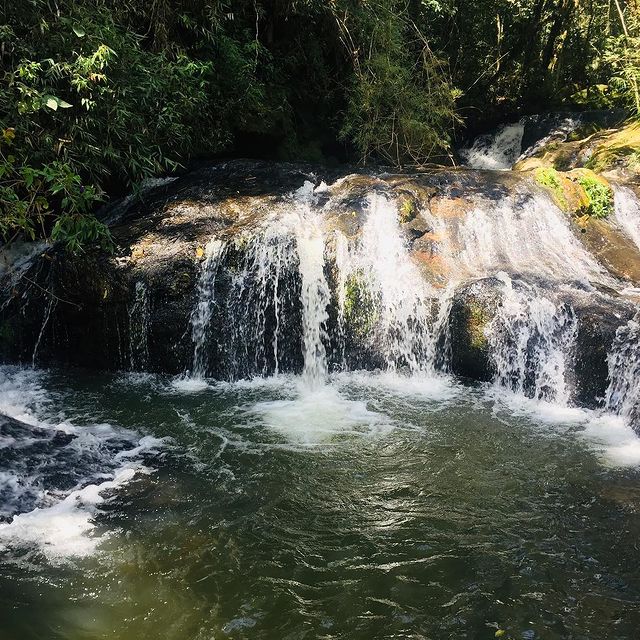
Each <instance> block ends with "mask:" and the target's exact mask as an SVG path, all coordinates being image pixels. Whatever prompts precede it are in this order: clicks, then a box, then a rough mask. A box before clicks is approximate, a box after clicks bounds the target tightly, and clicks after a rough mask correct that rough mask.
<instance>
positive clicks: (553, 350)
mask: <svg viewBox="0 0 640 640" xmlns="http://www.w3.org/2000/svg"><path fill="white" fill-rule="evenodd" d="M499 278H500V279H501V280H502V282H503V285H504V286H503V294H502V300H501V304H500V305H499V306H498V311H497V313H496V315H495V317H494V318H493V320H492V321H491V322H490V324H489V326H488V327H487V338H488V341H489V344H490V346H491V355H492V358H493V363H494V367H495V371H496V373H495V382H496V384H498V385H499V386H502V387H506V388H507V389H511V390H512V391H514V392H516V393H520V394H523V395H526V396H528V397H531V398H535V399H536V400H545V401H553V402H556V403H558V404H567V403H568V401H569V389H568V386H567V380H566V372H567V369H568V364H569V362H568V360H569V358H570V355H571V347H572V346H573V343H574V341H575V337H576V332H577V321H576V317H575V314H574V313H573V310H572V309H571V308H570V307H569V306H567V305H565V304H561V305H557V304H555V303H554V302H552V301H551V300H550V299H549V298H548V297H546V296H545V295H543V293H542V292H541V291H539V290H538V289H537V288H536V287H534V286H531V285H528V284H525V283H523V282H516V283H514V282H513V281H512V280H511V278H509V276H507V275H506V274H500V275H499Z"/></svg>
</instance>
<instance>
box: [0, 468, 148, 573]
mask: <svg viewBox="0 0 640 640" xmlns="http://www.w3.org/2000/svg"><path fill="white" fill-rule="evenodd" d="M143 471H144V472H148V470H147V469H145V468H144V467H142V466H141V465H132V466H125V467H122V468H120V469H118V470H116V471H115V473H114V474H113V476H112V477H111V478H110V479H109V480H105V481H104V482H102V483H100V484H90V485H88V486H86V487H84V488H82V489H78V490H76V491H72V492H71V493H70V494H69V495H68V496H67V497H66V498H64V500H61V501H60V502H58V503H56V504H54V505H53V506H50V507H47V508H39V509H34V510H33V511H30V512H29V513H23V514H20V515H17V516H15V517H14V518H13V521H12V522H11V523H9V524H0V550H2V551H7V550H9V549H15V548H16V547H17V548H24V547H32V546H37V547H38V548H39V549H40V550H41V551H42V552H43V553H44V554H45V556H46V557H47V559H48V560H49V561H50V562H51V563H52V564H60V563H63V562H65V561H66V560H67V559H68V558H71V557H74V558H80V557H85V556H88V555H91V554H93V553H94V552H95V550H96V548H97V546H98V544H99V543H100V542H101V541H102V540H103V539H104V537H105V536H96V535H92V533H93V530H94V526H95V525H94V522H93V517H94V516H95V514H96V511H97V507H98V505H100V504H102V503H104V502H105V500H106V498H105V496H104V495H103V493H104V492H106V491H108V490H115V489H119V488H121V487H123V486H124V485H126V484H127V483H129V482H130V481H131V480H132V479H133V478H134V476H135V475H136V473H139V472H143Z"/></svg>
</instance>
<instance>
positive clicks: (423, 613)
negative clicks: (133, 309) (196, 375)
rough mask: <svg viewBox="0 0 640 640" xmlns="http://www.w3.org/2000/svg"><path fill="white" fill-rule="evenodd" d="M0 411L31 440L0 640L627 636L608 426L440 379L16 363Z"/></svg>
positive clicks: (623, 441) (633, 515) (624, 546)
mask: <svg viewBox="0 0 640 640" xmlns="http://www.w3.org/2000/svg"><path fill="white" fill-rule="evenodd" d="M0 412H2V413H5V414H9V415H12V416H14V417H16V418H18V419H21V420H23V421H25V422H28V423H30V424H34V425H39V426H40V427H42V428H43V429H44V432H40V431H37V432H35V433H36V436H37V437H34V436H33V434H31V435H30V436H28V434H19V433H11V434H10V433H5V432H3V435H2V439H1V441H0V487H1V488H0V499H1V500H0V515H1V516H2V518H3V520H4V523H3V524H0V553H1V558H2V564H1V566H0V616H1V624H0V637H1V638H2V639H3V640H5V639H6V640H29V639H36V638H38V639H39V638H47V639H53V638H65V639H73V640H80V639H82V640H84V639H93V638H117V639H123V640H124V639H127V640H133V639H136V640H138V639H146V638H159V639H160V638H162V639H164V638H166V639H171V640H174V639H175V640H195V639H198V640H201V639H202V640H204V639H206V640H210V639H212V638H227V637H228V638H251V639H258V638H260V639H261V638H265V639H266V638H269V639H274V640H275V639H277V640H282V639H285V638H287V639H289V638H345V639H346V638H363V639H364V638H367V639H368V638H474V639H476V638H477V639H480V638H493V637H496V635H497V637H504V638H522V639H523V640H532V639H535V638H541V639H542V638H544V639H545V640H553V639H563V640H564V639H567V638H589V639H598V640H601V639H604V638H615V639H623V638H629V639H631V638H637V637H638V631H637V630H638V627H639V625H640V549H639V548H638V544H639V542H638V541H639V540H640V489H639V488H638V487H640V440H638V438H637V437H636V436H635V435H634V434H633V432H632V431H631V430H630V429H629V428H628V427H626V426H624V424H623V423H622V422H621V421H620V419H618V418H613V417H611V416H598V415H597V414H595V413H589V412H586V411H582V410H577V409H566V408H560V407H555V406H554V405H550V404H544V403H533V402H530V401H526V400H524V399H523V398H519V397H516V396H513V395H508V394H506V393H505V392H499V391H497V390H495V389H494V388H493V387H475V388H470V387H465V386H462V385H460V384H458V383H457V382H456V381H454V380H451V379H449V378H446V377H438V378H432V379H429V378H420V377H412V378H405V377H402V376H399V375H390V374H373V373H372V374H365V373H352V374H345V375H337V376H334V377H332V378H331V380H330V382H329V384H327V385H325V386H321V387H320V388H318V389H317V390H315V391H313V392H310V391H307V390H305V389H304V387H302V386H301V382H300V380H299V379H296V378H293V377H279V378H275V379H274V378H271V379H262V380H256V381H253V382H240V383H236V384H223V383H210V384H206V383H203V382H196V381H188V380H175V379H171V378H161V377H152V376H144V375H139V376H122V375H109V376H107V375H97V374H87V373H80V372H73V371H62V370H52V371H33V370H29V369H18V368H11V367H4V368H2V370H1V374H0ZM60 432H63V433H60ZM65 434H66V435H65ZM70 436H75V437H73V438H71V437H70ZM38 507H40V510H37V511H33V509H35V508H38ZM23 512H27V513H23ZM19 513H23V514H22V515H16V514H19ZM12 517H13V520H12ZM503 630H504V632H505V633H504V634H501V631H503Z"/></svg>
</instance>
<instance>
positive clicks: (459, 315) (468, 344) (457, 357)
mask: <svg viewBox="0 0 640 640" xmlns="http://www.w3.org/2000/svg"><path fill="white" fill-rule="evenodd" d="M501 287H502V283H501V282H500V281H499V280H497V279H496V278H486V279H483V280H477V281H475V282H471V283H469V284H466V285H463V286H462V287H460V288H459V289H458V290H457V291H456V293H455V295H454V298H453V303H452V305H451V315H450V321H449V331H450V341H451V345H450V346H451V370H452V372H453V373H455V374H457V375H459V376H464V377H466V378H472V379H474V380H480V381H489V380H491V379H492V378H493V375H494V367H493V363H492V361H491V351H490V345H489V342H488V339H487V336H486V333H485V330H486V328H487V325H488V324H489V323H490V322H491V320H492V318H493V317H494V315H495V313H496V309H497V308H498V306H499V305H500V304H501V302H500V298H501Z"/></svg>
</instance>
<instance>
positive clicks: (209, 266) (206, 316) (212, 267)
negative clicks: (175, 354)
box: [191, 238, 225, 378]
mask: <svg viewBox="0 0 640 640" xmlns="http://www.w3.org/2000/svg"><path fill="white" fill-rule="evenodd" d="M224 249H225V244H224V243H223V242H222V241H221V240H218V239H217V238H213V239H211V240H210V241H209V242H208V243H207V246H206V247H205V250H204V260H203V262H202V271H201V272H200V279H199V280H198V289H197V294H196V295H197V303H196V306H195V307H194V309H193V312H192V314H191V337H192V340H193V343H194V351H193V375H194V377H195V378H203V377H204V376H205V374H206V354H205V347H206V340H207V330H208V328H209V324H210V322H211V316H212V314H213V310H214V304H215V291H216V289H215V282H216V275H217V274H218V267H219V266H220V260H221V257H222V256H223V254H224Z"/></svg>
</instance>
